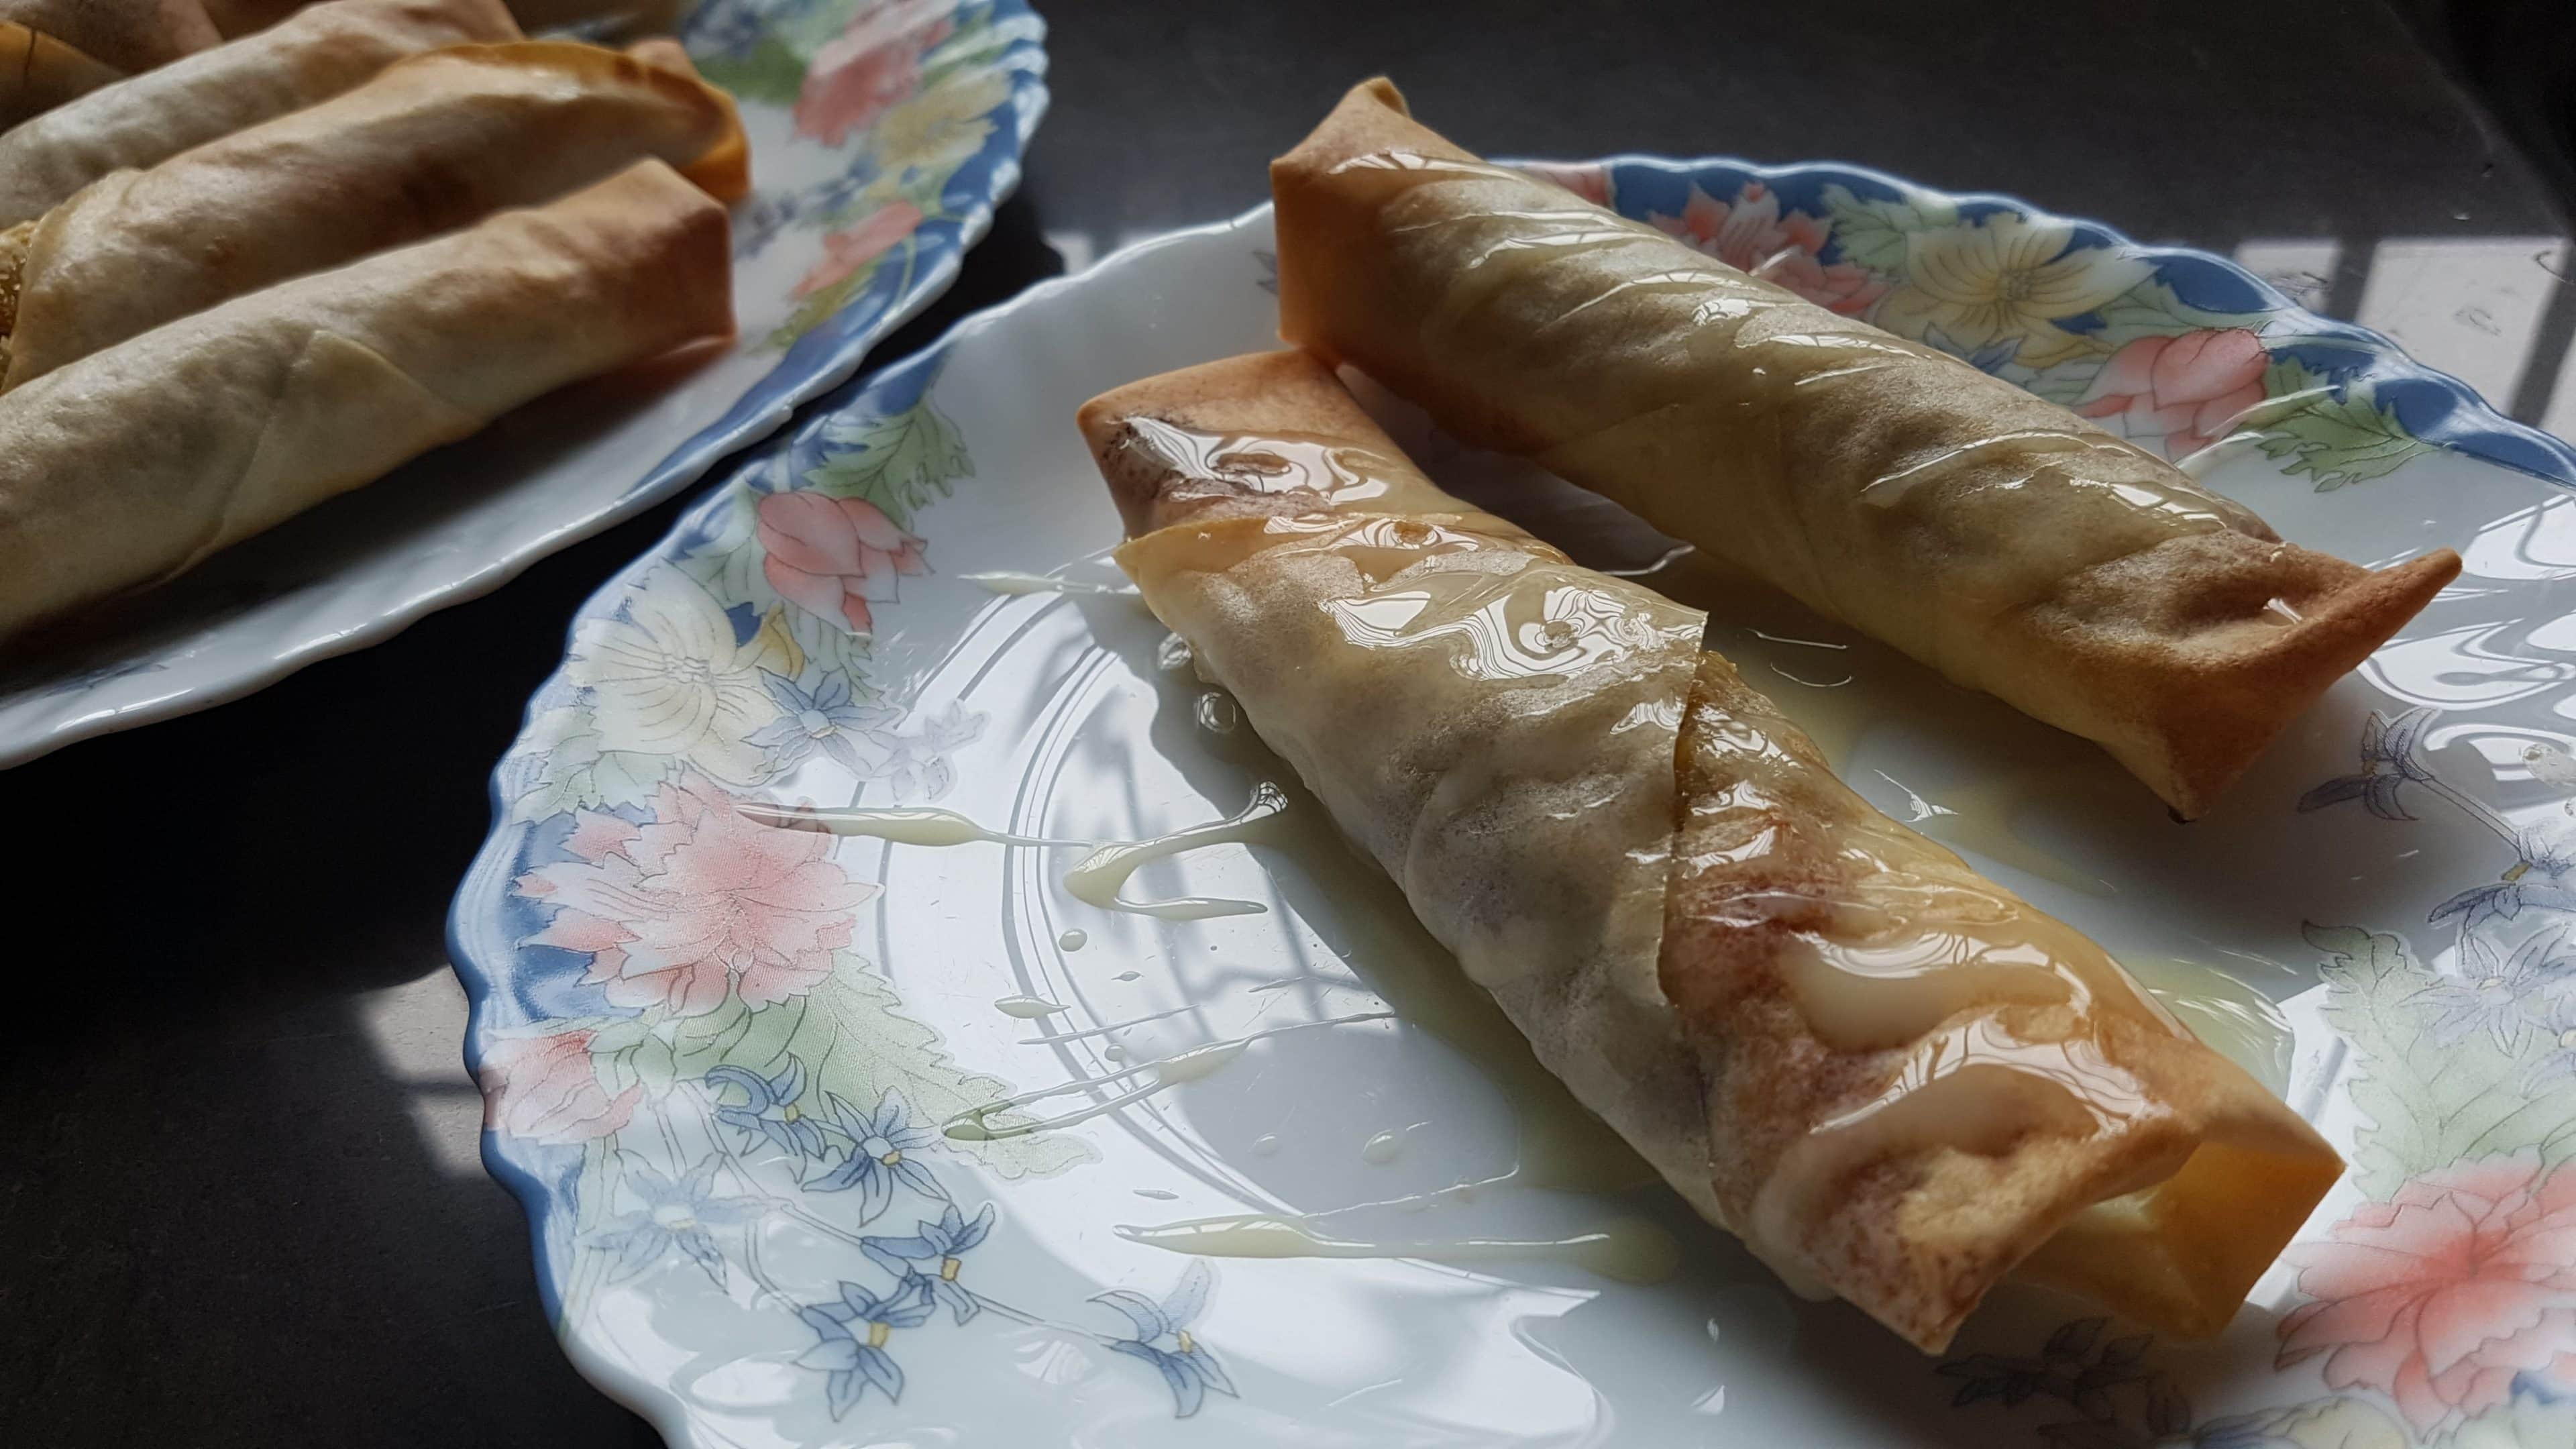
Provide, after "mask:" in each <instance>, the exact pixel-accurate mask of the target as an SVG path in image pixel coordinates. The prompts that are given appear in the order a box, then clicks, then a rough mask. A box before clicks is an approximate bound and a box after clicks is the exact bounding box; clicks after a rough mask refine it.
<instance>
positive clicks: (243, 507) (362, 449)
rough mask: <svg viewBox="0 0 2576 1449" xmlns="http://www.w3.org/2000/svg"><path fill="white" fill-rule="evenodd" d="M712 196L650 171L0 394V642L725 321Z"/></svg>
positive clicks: (652, 167)
mask: <svg viewBox="0 0 2576 1449" xmlns="http://www.w3.org/2000/svg"><path fill="white" fill-rule="evenodd" d="M729 251H730V242H729V227H728V224H727V221H726V217H725V212H724V208H723V207H721V206H719V205H718V204H716V202H715V201H713V200H712V199H710V198H709V197H708V196H707V194H706V193H705V192H703V191H701V190H699V189H698V188H697V187H696V186H693V185H691V184H690V183H689V182H687V181H685V180H683V179H681V177H680V176H679V174H678V173H676V172H674V171H672V170H671V169H670V168H669V167H668V166H666V165H664V164H662V163H661V162H659V161H645V162H641V163H639V164H637V165H636V166H634V167H632V168H630V169H628V170H626V171H625V172H623V173H621V174H619V175H617V176H615V177H613V178H611V179H609V180H607V181H603V182H601V183H600V184H598V185H596V186H593V187H591V188H589V189H588V190H585V191H582V192H579V193H576V194H574V195H572V196H569V197H566V198H564V199H563V200H561V201H558V202H555V203H554V204H552V205H550V206H544V207H539V208H536V209H533V210H528V211H513V212H504V213H502V214H501V215H499V216H495V217H493V218H491V219H490V220H488V221H485V222H483V223H481V224H480V225H478V226H474V227H471V228H468V229H466V230H464V231H461V232H457V233H455V234H453V235H450V236H446V237H442V238H439V239H438V240H435V241H428V242H423V243H420V244H419V245H417V246H412V247H406V248H403V249H401V250H398V251H390V252H384V253H381V254H379V255H377V256H374V257H370V258H368V259H367V260H365V261H362V262H358V263H355V264H354V265H351V266H347V267H343V268H340V269H339V270H337V271H330V272H323V273H319V274H317V275H314V276H310V277H303V278H299V279H297V280H295V281H292V282H286V283H283V284H281V285H279V286H276V287H272V288H269V289H268V290H266V291H262V292H254V293H252V294H251V295H249V296H247V297H243V298H240V299H238V300H235V301H232V302H227V303H225V304H224V305H222V306H220V307H217V308H215V309H214V310H212V311H209V312H203V313H199V314H198V315H196V316H194V317H190V318H187V319H185V320H182V321H178V322H173V323H171V324H169V325H168V326H166V327H159V328H155V329H154V330H152V331H150V332H146V333H144V334H143V335H142V336H140V337H136V338H133V339H131V340H128V341H126V342H122V343H119V344H118V345H116V346H114V347H111V348H109V349H107V350H106V351H104V352H100V353H97V354H95V355H93V356H90V357H86V358H83V359H81V360H80V361H78V362H75V363H73V364H72V365H71V366H69V367H66V368H63V369H62V370H60V371H58V372H53V373H48V374H47V375H45V376H44V377H41V378H38V379H37V380H36V381H34V382H32V383H29V384H28V385H26V386H25V387H22V388H18V389H16V390H14V391H11V392H9V393H6V394H0V636H5V635H7V634H9V633H11V632H14V631H17V630H20V629H23V628H24V627H26V626H28V625H30V624H33V623H36V622H38V621H41V620H43V619H46V618H49V617H52V616H55V615H59V614H63V613H66V612H68V611H70V610H72V609H74V608H76V607H78V606H79V605H81V604H83V603H87V602H89V601H91V600H94V599H98V598H101V597H104V596H106V595H109V594H113V593H117V592H120V591H123V590H126V589H131V588H136V587H140V586H143V585H146V584H151V583H154V582H157V581H159V580H162V579H165V578H168V577H170V576H171V575H173V574H176V573H178V572H180V571H181V570H183V569H186V568H188V567H190V566H191V565H193V564H195V563H197V562H198V561H199V560H201V559H203V558H205V557H206V556H207V555H208V554H211V553H213V552H214V551H215V550H217V549H220V548H224V547H226V546H228V545H230V544H233V543H236V542H239V541H240V540H241V539H243V538H246V537H248V536H250V535H251V534H254V533H257V532H259V531H260V530H262V529H265V528H268V527H271V526H272V525H274V524H276V523H279V522H281V521H282V520H284V519H286V518H287V517H289V516H290V515H293V514H295V513H299V512H301V511H303V510H304V509H306V508H309V507H311V506H312V505H314V504H316V503H319V502H321V501H322V500H324V499H326V498H329V497H331V496H332V495H334V494H338V493H342V492H346V491H347V490H349V489H352V488H356V487H358V486H360V485H362V484H365V483H369V482H372V481H374V480H375V479H376V478H378V477H379V476H381V475H383V474H384V473H386V472H387V471H389V470H391V469H392V468H394V467H395V466H396V465H398V464H400V463H403V462H405V461H407V460H409V459H411V458H413V457H415V456H417V455H419V454H421V453H424V452H427V451H428V450H429V449H431V448H433V447H436V446H438V445H439V444H441V443H446V442H452V441H454V440H456V439H458V438H462V437H464V436H465V435H467V434H469V433H472V432H474V431H475V430H477V429H479V428H481V427H482V426H483V425H484V424H485V423H488V422H490V421H491V420H492V419H494V418H496V417H498V416H500V415H501V414H502V413H504V412H507V411H508V410H510V409H511V408H514V407H517V406H518V405H519V404H521V403H524V402H527V401H529V400H530V399H533V398H535V397H537V396H539V395H541V394H543V393H546V392H550V391H552V390H553V389H555V388H557V387H560V386H563V385H564V384H566V383H570V382H574V381H578V380H579V379H582V378H585V377H589V376H592V375H594V374H597V373H603V372H607V371H610V370H612V369H615V368H618V367H621V366H624V365H626V364H628V363H632V362H638V361H641V360H643V359H645V358H649V357H653V356H656V355H659V354H661V353H663V352H666V351H668V350H670V349H672V348H674V347H678V346H680V345H682V344H684V343H688V342H693V341H697V340H700V339H703V338H708V337H715V336H722V335H725V334H728V333H730V332H731V331H732V328H733V316H732V286H733V269H732V264H731V257H730V255H729Z"/></svg>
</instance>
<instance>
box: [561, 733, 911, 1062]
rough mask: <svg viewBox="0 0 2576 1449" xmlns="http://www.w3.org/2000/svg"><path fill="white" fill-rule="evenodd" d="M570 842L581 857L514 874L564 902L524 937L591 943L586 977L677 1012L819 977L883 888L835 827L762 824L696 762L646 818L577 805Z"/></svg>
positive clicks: (798, 988)
mask: <svg viewBox="0 0 2576 1449" xmlns="http://www.w3.org/2000/svg"><path fill="white" fill-rule="evenodd" d="M565 849H566V850H568V851H569V852H570V853H571V854H572V855H573V856H574V857H575V858H574V859H572V860H569V861H561V862H558V863H556V864H553V865H547V866H540V867H538V868H537V869H535V870H532V871H530V872H528V873H527V874H525V875H523V876H521V877H519V880H518V885H517V889H518V893H519V894H520V895H522V896H525V897H527V898H529V899H531V900H535V901H539V902H541V903H543V904H546V905H550V906H553V907H555V908H556V909H555V916H554V919H553V920H552V921H550V922H549V923H548V924H547V926H546V928H545V929H544V930H543V931H540V932H538V933H537V934H536V935H534V936H532V937H530V938H529V944H531V945H538V946H556V947H560V948H562V949H564V950H567V951H578V952H582V953H585V954H587V955H588V956H589V957H590V971H589V974H588V976H587V978H586V979H588V980H590V981H593V982H596V983H598V984H599V985H600V986H601V987H603V988H604V990H605V992H606V994H607V996H608V999H609V1000H610V1001H611V1002H613V1003H615V1004H616V1005H619V1006H629V1007H654V1006H659V1007H664V1008H667V1009H668V1010H670V1011H671V1012H672V1013H674V1014H675V1015H680V1016H698V1015H702V1014H704V1013H706V1012H710V1011H713V1010H715V1009H716V1008H717V1007H718V1006H720V1005H722V1004H723V1003H724V1000H725V997H726V996H727V994H728V993H731V992H738V993H739V994H740V995H741V997H742V999H743V1002H744V1004H745V1005H748V1006H753V1007H761V1006H768V1005H772V1004H774V1003H776V1002H780V1001H784V1000H786V999H788V998H789V997H792V996H801V995H803V994H805V993H806V992H808V991H811V990H813V989H814V987H815V986H816V985H818V984H820V983H821V982H822V980H823V979H824V978H825V977H826V976H828V975H830V974H831V970H832V953H833V952H835V951H837V950H840V949H841V948H843V947H845V946H847V945H849V944H850V934H851V928H852V921H851V914H852V913H853V912H854V911H856V910H857V909H858V908H859V906H860V905H861V904H863V903H864V902H866V901H867V900H869V899H870V898H871V897H873V896H875V895H876V893H877V887H876V886H874V885H871V884H869V883H867V882H865V881H854V880H851V879H850V878H849V876H848V875H847V874H846V873H844V872H843V871H842V869H841V867H840V866H838V865H836V864H834V863H833V862H831V861H829V860H827V859H825V858H824V856H825V854H826V853H827V852H828V851H829V850H830V849H831V841H830V839H829V838H828V837H825V836H821V835H814V834H809V833H807V832H805V831H799V830H773V829H771V828H769V827H767V826H764V825H757V824H754V823H753V822H752V821H750V820H748V819H746V818H744V816H743V815H742V814H741V813H740V812H739V811H737V810H736V809H735V808H734V801H733V797H731V796H729V795H727V794H725V793H724V791H722V790H720V789H718V788H717V787H716V786H715V784H714V783H713V782H711V781H709V780H707V779H706V778H705V777H703V776H700V775H697V774H694V773H692V774H688V775H684V776H682V777H681V778H680V780H679V781H678V782H677V783H668V782H666V783H664V784H663V785H662V786H661V787H660V788H659V789H657V790H656V791H655V793H654V800H653V818H652V819H651V820H649V821H647V822H646V823H645V824H643V825H640V826H639V825H636V824H634V823H633V822H631V821H627V820H625V819H622V818H620V817H618V816H615V815H609V814H606V813H604V812H600V811H582V812H580V813H579V815H578V816H577V818H576V824H575V827H574V830H573V833H572V835H571V837H570V838H569V839H568V840H566V842H565Z"/></svg>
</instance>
